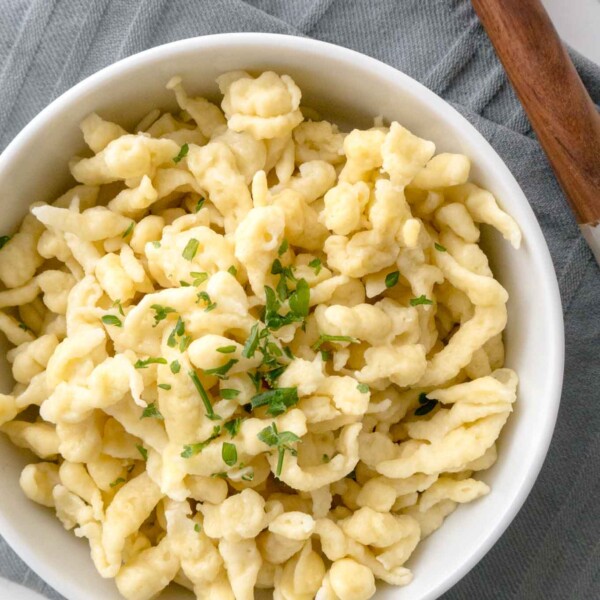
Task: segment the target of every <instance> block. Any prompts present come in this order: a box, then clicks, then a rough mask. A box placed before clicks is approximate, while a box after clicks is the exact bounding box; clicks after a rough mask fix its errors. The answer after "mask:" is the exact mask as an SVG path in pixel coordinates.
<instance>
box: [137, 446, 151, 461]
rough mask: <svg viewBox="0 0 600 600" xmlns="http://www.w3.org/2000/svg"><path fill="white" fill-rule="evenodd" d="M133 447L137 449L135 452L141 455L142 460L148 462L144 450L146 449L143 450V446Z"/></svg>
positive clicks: (146, 451)
mask: <svg viewBox="0 0 600 600" xmlns="http://www.w3.org/2000/svg"><path fill="white" fill-rule="evenodd" d="M135 447H136V448H137V451H138V452H139V453H140V454H141V455H142V458H143V459H144V460H148V450H146V448H144V446H142V445H141V444H136V445H135Z"/></svg>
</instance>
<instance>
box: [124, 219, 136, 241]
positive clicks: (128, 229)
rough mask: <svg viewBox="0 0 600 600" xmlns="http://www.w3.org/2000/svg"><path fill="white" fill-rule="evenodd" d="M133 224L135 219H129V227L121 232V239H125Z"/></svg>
mask: <svg viewBox="0 0 600 600" xmlns="http://www.w3.org/2000/svg"><path fill="white" fill-rule="evenodd" d="M134 225H135V221H131V223H130V224H129V227H128V228H127V229H126V230H125V231H124V232H123V233H122V234H121V237H122V238H123V239H125V238H126V237H127V236H128V235H130V234H131V232H132V231H133V227H134Z"/></svg>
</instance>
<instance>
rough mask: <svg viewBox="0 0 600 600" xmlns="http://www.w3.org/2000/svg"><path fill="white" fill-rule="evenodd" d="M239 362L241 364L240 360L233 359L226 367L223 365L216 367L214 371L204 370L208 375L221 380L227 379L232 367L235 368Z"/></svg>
mask: <svg viewBox="0 0 600 600" xmlns="http://www.w3.org/2000/svg"><path fill="white" fill-rule="evenodd" d="M238 362H239V360H237V359H235V358H232V359H231V360H228V361H227V362H226V363H225V364H224V365H221V366H220V367H215V368H214V369H203V371H204V372H205V373H206V374H207V375H215V376H216V377H218V378H219V379H226V378H227V373H228V372H229V369H231V367H233V365H235V364H236V363H238Z"/></svg>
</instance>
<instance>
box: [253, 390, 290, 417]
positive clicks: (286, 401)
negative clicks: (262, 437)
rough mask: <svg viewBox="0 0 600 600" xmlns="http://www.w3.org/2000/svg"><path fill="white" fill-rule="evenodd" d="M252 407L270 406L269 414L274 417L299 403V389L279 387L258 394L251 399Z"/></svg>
mask: <svg viewBox="0 0 600 600" xmlns="http://www.w3.org/2000/svg"><path fill="white" fill-rule="evenodd" d="M250 403H251V404H252V409H255V408H259V407H260V406H268V408H267V414H268V415H271V416H273V417H276V416H277V415H281V414H283V413H284V412H285V411H286V410H287V409H288V408H290V407H292V406H294V405H295V404H298V389H297V388H295V387H292V388H277V389H274V390H267V391H266V392H262V393H261V394H256V396H253V397H252V399H251V400H250Z"/></svg>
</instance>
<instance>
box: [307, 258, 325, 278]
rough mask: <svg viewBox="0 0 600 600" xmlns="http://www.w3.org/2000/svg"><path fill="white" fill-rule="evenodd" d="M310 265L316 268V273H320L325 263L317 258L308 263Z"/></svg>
mask: <svg viewBox="0 0 600 600" xmlns="http://www.w3.org/2000/svg"><path fill="white" fill-rule="evenodd" d="M308 266H309V267H311V268H312V269H314V270H315V275H318V274H319V273H320V272H321V269H322V268H323V263H322V262H321V259H320V258H315V259H313V260H311V261H310V262H309V263H308Z"/></svg>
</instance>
